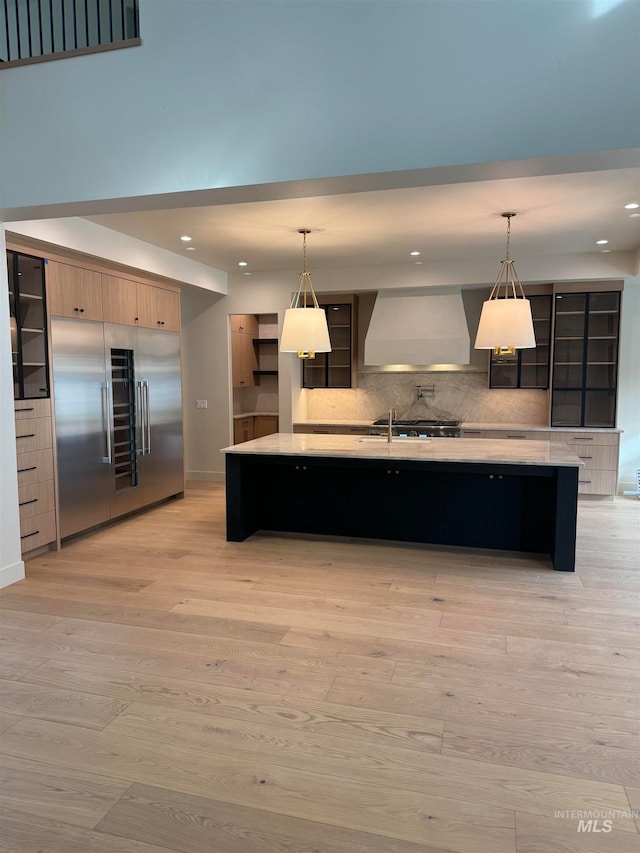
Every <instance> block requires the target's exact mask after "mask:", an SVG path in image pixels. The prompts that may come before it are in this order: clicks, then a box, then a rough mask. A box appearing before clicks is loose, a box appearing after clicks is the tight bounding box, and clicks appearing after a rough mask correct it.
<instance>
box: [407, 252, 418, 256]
mask: <svg viewBox="0 0 640 853" xmlns="http://www.w3.org/2000/svg"><path fill="white" fill-rule="evenodd" d="M409 254H411V255H419V254H420V252H410V253H409Z"/></svg>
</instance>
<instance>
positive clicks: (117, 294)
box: [102, 275, 138, 326]
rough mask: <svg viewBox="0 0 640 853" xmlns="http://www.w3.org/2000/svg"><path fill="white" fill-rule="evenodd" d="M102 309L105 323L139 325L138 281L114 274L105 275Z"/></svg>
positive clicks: (103, 279)
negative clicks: (117, 276)
mask: <svg viewBox="0 0 640 853" xmlns="http://www.w3.org/2000/svg"><path fill="white" fill-rule="evenodd" d="M102 310H103V315H104V321H105V323H121V324H124V325H125V326H136V325H138V285H137V283H136V282H135V281H129V280H127V279H126V278H116V276H114V275H103V276H102Z"/></svg>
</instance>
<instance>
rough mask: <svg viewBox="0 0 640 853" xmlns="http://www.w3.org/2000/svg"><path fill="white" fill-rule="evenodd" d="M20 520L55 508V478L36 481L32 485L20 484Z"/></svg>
mask: <svg viewBox="0 0 640 853" xmlns="http://www.w3.org/2000/svg"><path fill="white" fill-rule="evenodd" d="M18 506H19V508H20V520H21V521H24V520H25V519H27V518H31V516H32V515H42V514H43V513H45V512H51V511H52V510H53V509H54V497H53V480H45V481H44V482H43V483H34V484H33V485H32V486H20V488H19V489H18Z"/></svg>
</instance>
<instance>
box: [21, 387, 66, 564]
mask: <svg viewBox="0 0 640 853" xmlns="http://www.w3.org/2000/svg"><path fill="white" fill-rule="evenodd" d="M15 423H16V453H17V463H18V464H17V468H18V507H19V510H20V542H21V546H22V554H23V556H24V555H26V554H28V553H29V552H30V551H34V550H36V549H37V548H41V547H42V546H43V545H49V544H50V543H52V542H56V539H57V534H56V507H55V488H54V480H53V434H52V431H51V401H50V400H49V399H46V400H16V401H15Z"/></svg>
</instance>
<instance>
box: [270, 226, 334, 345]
mask: <svg viewBox="0 0 640 853" xmlns="http://www.w3.org/2000/svg"><path fill="white" fill-rule="evenodd" d="M298 233H299V234H302V272H301V273H300V278H299V280H298V289H297V290H296V292H295V293H294V295H293V298H292V299H291V305H290V307H289V308H287V310H286V311H285V314H284V323H283V325H282V338H281V340H280V352H295V353H297V355H298V358H315V356H316V353H317V352H331V343H330V341H329V328H328V326H327V315H326V313H325V311H324V308H320V306H319V305H318V300H317V298H316V294H315V292H314V290H313V285H312V284H311V273H309V272H307V234H310V233H311V231H310V230H309V229H308V228H300V229H299V230H298ZM307 301H308V302H309V303H310V304H309V305H307Z"/></svg>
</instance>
